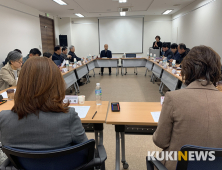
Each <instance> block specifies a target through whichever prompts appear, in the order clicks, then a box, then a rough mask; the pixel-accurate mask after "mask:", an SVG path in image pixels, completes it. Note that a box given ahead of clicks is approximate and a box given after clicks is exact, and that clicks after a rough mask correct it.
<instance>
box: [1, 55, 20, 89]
mask: <svg viewBox="0 0 222 170" xmlns="http://www.w3.org/2000/svg"><path fill="white" fill-rule="evenodd" d="M7 58H8V59H9V62H8V63H7V64H6V65H5V66H4V67H2V69H1V70H0V90H4V89H7V88H9V87H11V86H16V84H17V80H18V76H19V72H20V70H21V66H22V54H21V53H19V52H17V51H11V52H10V53H9V54H8V56H7Z"/></svg>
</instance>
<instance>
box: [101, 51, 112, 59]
mask: <svg viewBox="0 0 222 170" xmlns="http://www.w3.org/2000/svg"><path fill="white" fill-rule="evenodd" d="M103 57H107V58H112V52H111V51H109V50H107V52H106V51H105V50H102V51H101V53H100V58H103Z"/></svg>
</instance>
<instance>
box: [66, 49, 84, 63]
mask: <svg viewBox="0 0 222 170" xmlns="http://www.w3.org/2000/svg"><path fill="white" fill-rule="evenodd" d="M68 55H71V56H72V58H71V59H70V62H74V58H76V60H77V61H81V58H79V57H77V56H76V54H75V53H73V52H72V51H69V54H68Z"/></svg>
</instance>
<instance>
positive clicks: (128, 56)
mask: <svg viewBox="0 0 222 170" xmlns="http://www.w3.org/2000/svg"><path fill="white" fill-rule="evenodd" d="M126 58H136V54H126Z"/></svg>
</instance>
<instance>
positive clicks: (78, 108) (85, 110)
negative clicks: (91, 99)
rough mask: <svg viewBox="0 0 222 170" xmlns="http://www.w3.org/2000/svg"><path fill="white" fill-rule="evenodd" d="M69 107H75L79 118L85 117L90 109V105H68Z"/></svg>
mask: <svg viewBox="0 0 222 170" xmlns="http://www.w3.org/2000/svg"><path fill="white" fill-rule="evenodd" d="M70 107H74V108H75V111H76V112H77V113H78V116H79V117H80V118H85V117H86V115H87V113H88V111H89V109H90V106H70Z"/></svg>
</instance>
